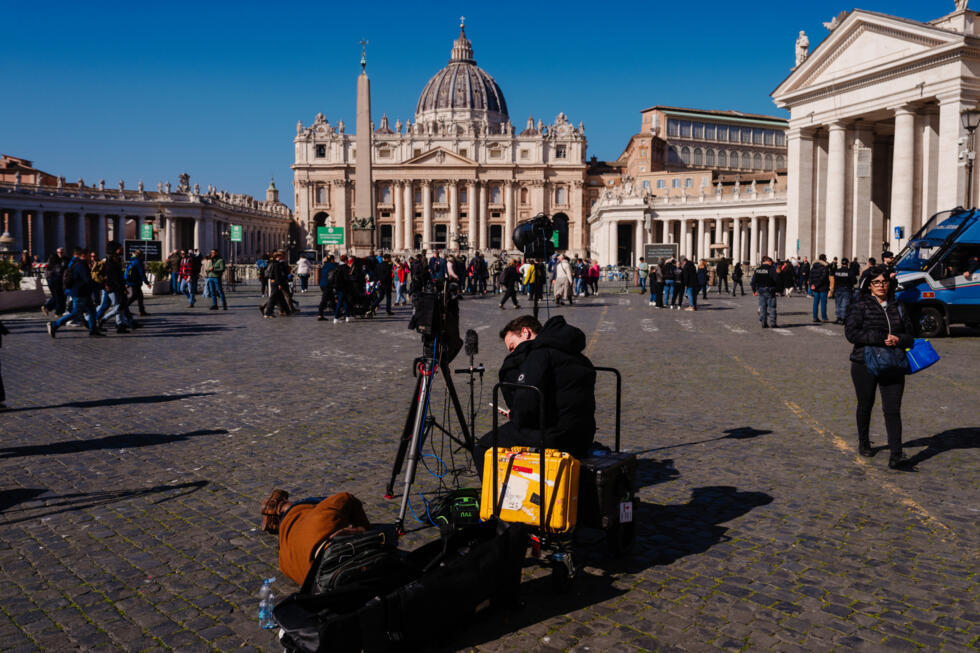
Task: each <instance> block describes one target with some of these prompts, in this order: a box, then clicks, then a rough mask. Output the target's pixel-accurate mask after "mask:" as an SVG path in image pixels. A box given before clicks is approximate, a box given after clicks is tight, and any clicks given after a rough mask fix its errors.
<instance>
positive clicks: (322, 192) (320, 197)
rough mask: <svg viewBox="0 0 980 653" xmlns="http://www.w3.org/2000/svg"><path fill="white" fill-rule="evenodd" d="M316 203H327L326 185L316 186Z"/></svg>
mask: <svg viewBox="0 0 980 653" xmlns="http://www.w3.org/2000/svg"><path fill="white" fill-rule="evenodd" d="M316 203H317V204H326V203H327V189H326V187H324V186H317V187H316Z"/></svg>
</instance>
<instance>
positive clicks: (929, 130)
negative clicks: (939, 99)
mask: <svg viewBox="0 0 980 653" xmlns="http://www.w3.org/2000/svg"><path fill="white" fill-rule="evenodd" d="M919 115H920V116H921V117H922V141H921V142H922V151H921V152H920V153H919V159H920V160H921V161H922V199H921V202H920V206H921V210H920V213H919V220H918V221H917V222H916V224H914V225H913V227H921V226H922V225H923V224H925V223H926V221H927V220H928V219H929V218H931V217H932V216H933V215H934V214H935V213H936V212H937V211H938V210H939V209H938V207H937V206H936V188H937V186H938V183H939V179H937V177H936V162H937V161H938V160H939V109H938V108H937V107H936V105H929V106H927V107H925V108H924V109H922V111H920V112H919Z"/></svg>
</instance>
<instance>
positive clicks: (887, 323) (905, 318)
mask: <svg viewBox="0 0 980 653" xmlns="http://www.w3.org/2000/svg"><path fill="white" fill-rule="evenodd" d="M898 306H899V305H898V303H896V302H894V301H892V302H888V307H887V308H883V307H882V306H881V304H879V303H878V300H877V299H875V298H874V297H872V296H871V295H870V294H867V293H862V294H861V297H860V298H858V300H857V302H855V303H854V304H852V305H851V307H850V308H849V309H848V311H847V321H846V322H845V323H844V335H845V336H847V341H848V342H850V343H852V344H853V345H854V349H852V350H851V361H853V362H855V363H861V364H862V365H863V364H864V347H865V345H874V346H879V347H884V345H885V336H887V335H888V334H889V333H890V334H892V335H895V336H898V346H899V347H901V348H902V349H905V348H907V347H911V346H912V344H913V341H914V340H915V338H914V337H913V335H912V321H911V319H910V318H909V311H908V308H907V307H905V306H902V310H901V312H899V308H898Z"/></svg>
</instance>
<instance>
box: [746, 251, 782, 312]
mask: <svg viewBox="0 0 980 653" xmlns="http://www.w3.org/2000/svg"><path fill="white" fill-rule="evenodd" d="M750 285H751V286H752V294H753V295H755V296H756V297H758V298H759V321H760V322H762V328H763V329H768V328H769V327H770V326H772V328H773V329H775V328H777V327H778V325H777V324H776V297H777V296H778V295H779V288H780V285H779V272H777V271H776V266H775V265H773V264H772V259H771V258H769V257H768V256H763V257H762V265H760V266H759V267H757V268H756V269H755V272H753V273H752V282H751V284H750Z"/></svg>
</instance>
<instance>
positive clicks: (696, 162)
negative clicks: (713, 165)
mask: <svg viewBox="0 0 980 653" xmlns="http://www.w3.org/2000/svg"><path fill="white" fill-rule="evenodd" d="M694 165H696V166H700V165H704V161H703V159H702V157H701V148H700V147H696V148H694Z"/></svg>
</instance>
